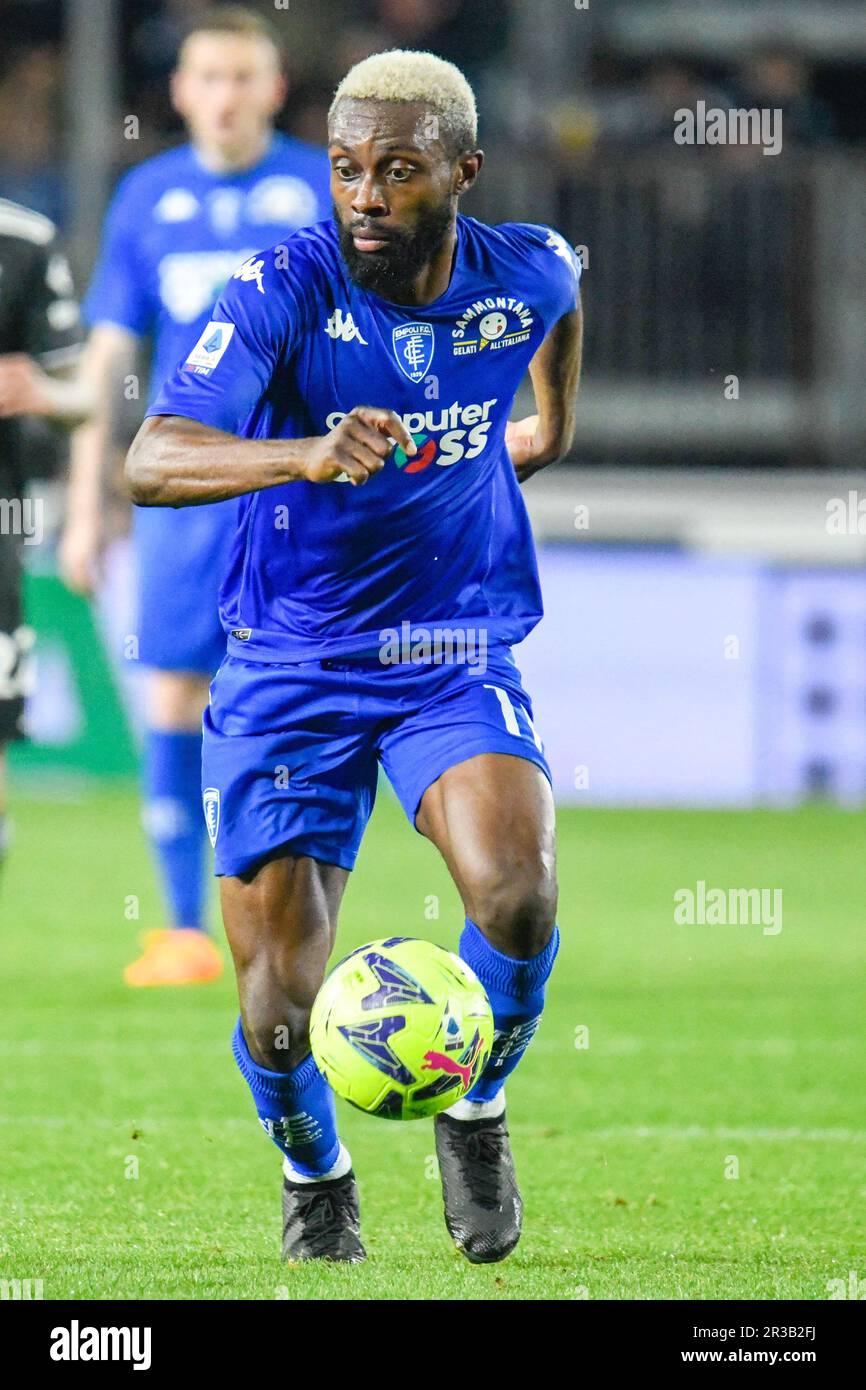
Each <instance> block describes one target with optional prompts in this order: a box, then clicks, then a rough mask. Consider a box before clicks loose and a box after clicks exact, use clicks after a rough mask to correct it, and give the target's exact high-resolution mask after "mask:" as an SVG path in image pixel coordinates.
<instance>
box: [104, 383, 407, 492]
mask: <svg viewBox="0 0 866 1390" xmlns="http://www.w3.org/2000/svg"><path fill="white" fill-rule="evenodd" d="M395 441H396V442H397V443H398V444H400V445H401V446H402V448H403V449H404V450H405V452H406V453H407V454H410V455H411V454H414V453H416V452H417V451H416V446H415V442H414V440H413V439H412V436H411V435H410V434H409V433H408V431H407V429H406V427H405V425H404V424H403V422H402V420H401V419H400V417H399V415H395V414H394V412H393V410H385V409H382V408H380V407H378V406H371V405H358V406H355V408H354V410H350V411H349V414H348V415H346V417H345V418H344V419H343V420H341V421H340V423H339V424H338V425H336V426H335V427H334V429H332V430H331V431H330V432H329V433H328V434H325V435H318V436H315V437H314V438H312V439H239V438H238V437H237V435H234V434H226V433H225V431H223V430H217V429H213V428H212V427H211V426H210V425H202V424H200V423H199V422H198V421H197V420H190V419H187V418H186V417H184V416H181V415H151V416H149V417H148V418H147V419H146V420H145V422H144V424H143V425H142V426H141V429H140V430H139V431H138V434H137V435H136V437H135V439H134V440H133V441H132V447H131V448H130V450H129V453H128V454H127V456H126V477H127V481H128V483H129V489H130V493H131V495H132V500H133V502H135V503H137V504H138V506H140V507H195V506H199V505H201V504H202V503H205V502H223V501H225V500H226V499H227V498H229V497H241V496H243V494H244V493H247V492H261V491H262V490H263V489H264V488H269V487H278V486H279V485H280V484H281V483H294V482H299V481H301V480H306V481H307V482H310V483H333V482H336V481H338V480H340V479H345V480H347V481H348V482H350V483H351V484H352V485H353V486H354V487H360V486H361V485H362V484H363V483H366V482H367V481H368V479H369V478H371V477H372V476H373V474H374V473H378V472H379V470H380V469H381V468H382V467H383V466H384V463H385V459H386V458H387V457H388V455H389V453H390V452H391V450H392V448H393V447H394V442H395Z"/></svg>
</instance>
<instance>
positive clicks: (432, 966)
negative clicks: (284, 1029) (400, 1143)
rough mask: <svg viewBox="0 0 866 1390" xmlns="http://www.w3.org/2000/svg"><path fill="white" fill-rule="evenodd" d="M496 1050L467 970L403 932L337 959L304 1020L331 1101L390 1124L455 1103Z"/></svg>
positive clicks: (482, 999) (480, 992) (486, 1011)
mask: <svg viewBox="0 0 866 1390" xmlns="http://www.w3.org/2000/svg"><path fill="white" fill-rule="evenodd" d="M492 1044H493V1014H492V1012H491V1009H490V1001H489V1000H488V998H487V995H486V994H485V992H484V986H483V985H482V984H481V982H480V980H478V978H477V977H476V976H475V975H474V974H473V972H472V971H471V970H470V969H469V966H468V965H465V964H464V962H463V961H462V960H461V959H460V957H459V956H455V955H454V954H453V953H452V952H451V951H445V950H443V949H442V947H441V946H434V945H433V943H432V942H431V941H417V940H415V939H414V938H412V937H406V936H389V937H387V938H386V939H385V940H384V941H371V942H369V943H368V944H367V945H366V946H359V947H358V949H357V951H352V953H351V955H348V956H346V958H345V960H341V961H340V963H339V965H337V966H335V967H334V969H333V970H332V972H331V974H330V975H329V976H328V978H327V980H326V981H325V983H324V984H323V986H322V988H321V990H320V991H319V993H318V995H317V997H316V1001H315V1003H314V1004H313V1012H312V1016H311V1019H310V1045H311V1047H312V1050H313V1056H314V1057H315V1059H316V1064H317V1066H318V1067H319V1070H320V1071H322V1072H323V1073H324V1075H325V1076H326V1077H327V1080H328V1082H329V1083H330V1085H331V1086H332V1087H333V1089H334V1090H335V1091H336V1092H337V1095H338V1096H342V1097H343V1098H344V1100H348V1101H350V1102H351V1104H352V1105H355V1106H357V1107H358V1109H359V1110H366V1111H367V1113H368V1114H370V1115H381V1116H382V1117H383V1118H384V1119H388V1120H419V1119H422V1118H423V1117H424V1116H425V1115H435V1114H436V1113H437V1112H438V1111H440V1110H445V1109H447V1107H448V1106H449V1105H453V1104H454V1103H455V1101H458V1100H460V1099H461V1098H462V1097H463V1096H465V1094H466V1092H467V1091H468V1090H469V1089H470V1087H471V1086H472V1085H474V1083H475V1081H476V1080H477V1079H478V1077H479V1075H480V1074H481V1070H482V1068H483V1067H484V1065H485V1063H486V1061H487V1059H488V1057H489V1056H490V1049H491V1046H492Z"/></svg>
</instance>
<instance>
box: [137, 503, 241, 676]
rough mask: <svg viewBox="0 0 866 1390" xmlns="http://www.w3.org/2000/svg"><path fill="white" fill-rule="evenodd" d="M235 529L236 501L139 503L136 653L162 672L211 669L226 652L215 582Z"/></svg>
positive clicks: (222, 569)
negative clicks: (192, 504) (181, 504)
mask: <svg viewBox="0 0 866 1390" xmlns="http://www.w3.org/2000/svg"><path fill="white" fill-rule="evenodd" d="M236 530H237V502H235V501H229V502H216V503H209V504H208V505H207V506H204V507H180V508H177V509H175V508H173V507H138V508H136V510H135V519H134V530H133V536H134V542H135V558H136V566H137V569H138V658H139V660H140V661H141V662H142V663H143V664H144V665H145V666H155V667H157V669H159V670H161V671H193V672H200V673H202V674H204V675H206V676H212V675H213V673H214V671H215V670H216V669H217V667H218V666H219V664H220V662H221V661H222V659H223V657H224V656H225V651H226V635H225V633H224V631H223V629H222V626H221V624H220V618H219V589H220V584H221V582H222V578H223V575H224V574H225V572H226V570H227V568H228V562H229V553H230V550H231V545H232V540H233V538H234V535H235V532H236Z"/></svg>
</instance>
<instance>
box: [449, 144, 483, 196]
mask: <svg viewBox="0 0 866 1390" xmlns="http://www.w3.org/2000/svg"><path fill="white" fill-rule="evenodd" d="M483 163H484V151H483V150H472V152H471V153H470V154H462V155H461V156H460V158H459V160H458V161H457V173H456V177H455V180H454V192H455V193H456V194H458V195H459V194H461V193H465V192H466V191H467V189H470V188H471V187H472V185H473V183H474V182H475V180H476V179H477V178H478V175H479V173H480V172H481V166H482V164H483Z"/></svg>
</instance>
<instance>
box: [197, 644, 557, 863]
mask: <svg viewBox="0 0 866 1390" xmlns="http://www.w3.org/2000/svg"><path fill="white" fill-rule="evenodd" d="M478 753H511V754H513V755H514V756H515V757H518V758H526V759H528V761H529V762H532V763H535V764H536V765H537V766H538V767H540V768H541V770H542V772H544V774H545V776H546V777H547V778H548V780H550V770H549V768H548V766H547V761H546V759H545V756H544V753H543V751H542V746H541V740H540V739H539V737H538V735H537V734H536V732H535V729H534V728H533V724H532V706H531V704H530V701H529V697H528V695H527V694H526V692H525V690H524V689H523V686H522V684H521V680H520V672H519V671H518V669H517V666H516V665H515V662H514V657H513V656H512V654H511V651H510V649H509V648H508V647H504V646H502V647H496V648H495V649H494V650H493V652H491V653H488V660H487V666H486V669H485V670H483V671H482V670H480V669H476V668H475V667H473V666H470V665H467V664H466V663H465V662H462V663H460V664H451V665H445V664H442V665H430V664H427V665H420V664H416V665H412V664H408V663H407V664H404V665H393V666H383V665H382V664H381V662H380V661H379V660H378V658H377V657H365V658H354V659H353V658H350V657H344V658H342V659H340V660H325V661H304V662H299V663H297V664H293V665H282V664H279V663H270V662H269V663H267V664H265V663H261V662H252V661H243V660H241V659H240V658H238V657H232V656H227V657H226V658H225V659H224V661H223V663H222V665H221V666H220V669H219V671H218V672H217V674H216V677H215V679H214V681H213V684H212V686H211V700H210V705H209V707H208V708H207V709H206V710H205V715H204V745H203V754H202V793H203V800H204V811H205V820H206V822H207V827H208V833H209V834H210V838H211V842H212V843H213V846H214V850H215V871H216V873H217V874H218V875H221V874H241V873H243V872H245V871H246V870H247V869H249V868H251V867H252V866H253V865H254V864H255V863H256V862H257V861H258V860H261V859H263V858H265V857H266V856H267V855H269V854H273V853H274V852H275V851H276V850H279V849H281V848H285V849H287V850H289V851H290V852H291V853H293V854H298V855H309V856H310V857H311V858H313V859H319V860H321V861H323V862H324V863H327V864H339V865H340V866H341V867H342V868H344V869H351V868H353V867H354V864H355V859H356V857H357V854H358V849H359V846H360V844H361V837H362V835H363V834H364V829H365V827H366V825H367V821H368V820H369V818H370V813H371V812H372V810H373V803H374V801H375V798H376V782H377V778H378V765H379V763H380V762H381V764H382V767H383V768H384V770H385V772H386V774H387V776H388V779H389V781H390V782H391V785H392V786H393V788H394V790H395V792H396V793H397V796H398V798H399V800H400V802H401V804H402V806H403V810H404V811H405V812H406V815H407V816H408V817H409V819H410V821H412V823H413V824H414V822H415V815H416V813H417V810H418V807H419V805H420V802H421V798H422V797H423V795H424V793H425V791H426V790H427V788H428V787H429V786H430V785H431V783H433V782H435V781H436V779H437V778H438V777H441V775H442V773H443V772H445V771H446V769H447V768H449V767H453V766H454V764H455V763H461V762H464V761H465V760H466V759H467V758H471V757H474V756H475V755H476V754H478Z"/></svg>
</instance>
